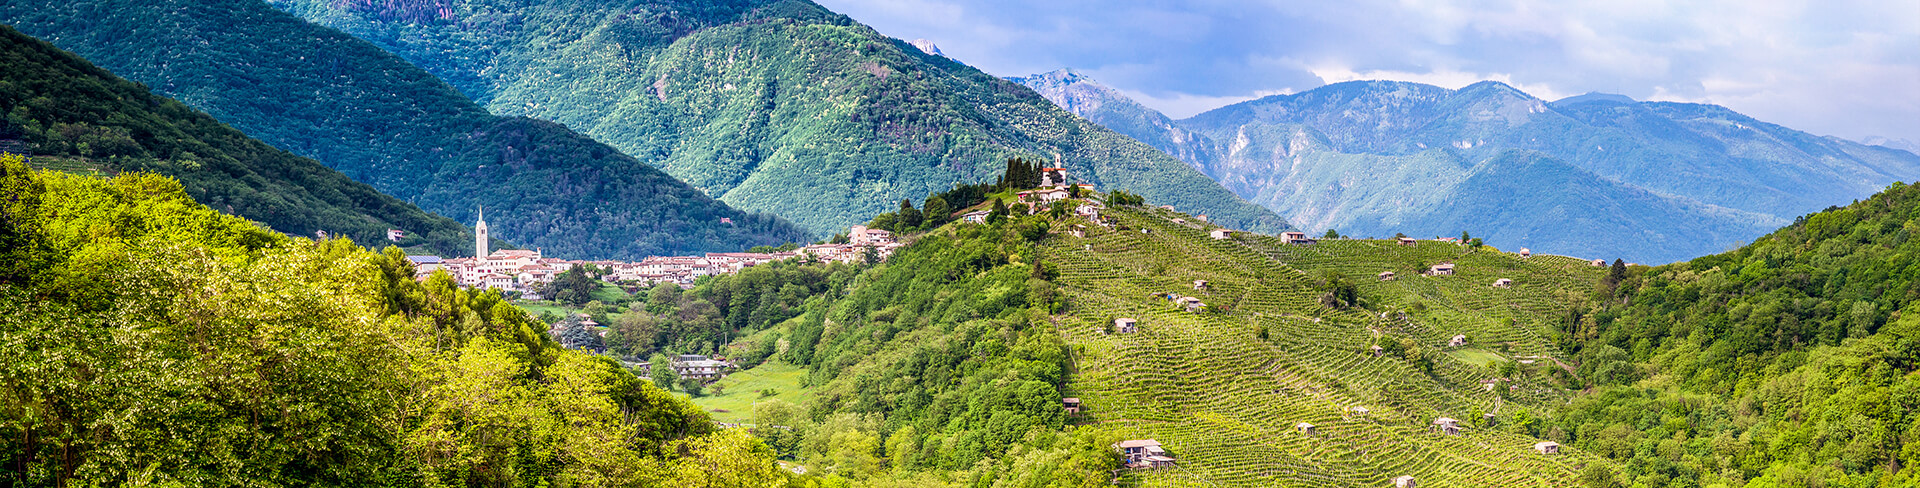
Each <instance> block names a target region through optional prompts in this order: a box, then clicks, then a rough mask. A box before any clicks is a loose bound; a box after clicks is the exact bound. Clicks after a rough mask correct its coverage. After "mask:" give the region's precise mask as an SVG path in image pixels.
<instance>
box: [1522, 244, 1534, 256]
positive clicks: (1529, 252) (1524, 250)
mask: <svg viewBox="0 0 1920 488" xmlns="http://www.w3.org/2000/svg"><path fill="white" fill-rule="evenodd" d="M1520 257H1523V258H1530V257H1533V250H1532V249H1527V248H1524V247H1523V248H1520Z"/></svg>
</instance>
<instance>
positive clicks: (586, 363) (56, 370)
mask: <svg viewBox="0 0 1920 488" xmlns="http://www.w3.org/2000/svg"><path fill="white" fill-rule="evenodd" d="M0 195H4V197H5V199H4V201H5V202H6V203H5V204H4V205H5V206H4V208H0V214H4V215H5V216H6V219H5V221H4V222H5V226H4V227H0V240H3V241H4V242H5V243H6V244H8V245H7V246H6V247H4V248H0V262H5V263H7V267H6V268H5V271H6V272H5V273H4V274H0V431H4V434H5V435H0V479H4V480H6V483H7V484H10V485H19V486H101V485H128V484H161V485H181V486H552V485H566V486H577V485H592V486H713V487H718V486H767V485H768V484H769V483H774V484H781V483H784V482H785V481H786V480H787V479H788V475H786V474H784V472H782V471H780V470H779V469H778V468H777V467H776V466H775V464H774V463H773V460H772V458H771V456H772V453H771V451H768V450H767V449H766V448H765V447H764V445H763V444H761V443H760V442H758V441H756V440H754V439H752V438H751V437H749V436H747V435H746V434H745V433H744V432H743V431H740V430H737V429H736V430H723V431H715V430H714V429H713V426H712V424H711V423H710V422H709V421H708V417H707V416H706V415H705V414H704V413H702V412H700V411H699V410H698V409H697V408H694V407H692V406H691V405H689V404H688V403H686V402H685V400H682V399H680V398H678V397H675V396H673V395H671V394H669V393H667V392H664V391H661V390H659V389H658V388H655V387H653V386H652V385H651V384H649V383H647V382H645V381H643V380H640V379H639V378H637V377H635V376H633V374H631V373H630V372H628V371H627V370H626V369H624V368H623V367H621V366H620V365H619V364H617V363H614V362H612V361H610V360H607V359H605V358H598V357H594V356H589V355H584V354H580V353H575V352H569V351H565V350H561V349H559V348H558V347H556V346H554V345H553V343H552V342H551V341H550V340H548V339H547V338H546V336H545V335H544V334H543V329H544V328H545V326H544V324H541V323H539V322H538V321H535V320H533V319H532V318H530V317H528V316H527V314H526V312H524V311H521V310H519V309H518V308H516V307H513V306H511V305H509V304H507V303H505V302H503V301H501V299H500V298H499V296H498V295H497V294H494V293H488V292H473V291H468V290H461V289H458V288H457V287H455V286H453V284H452V282H451V280H450V279H448V278H447V277H445V276H444V275H436V276H434V277H432V278H430V279H428V280H426V281H424V282H416V281H415V280H414V279H413V272H412V269H411V265H410V264H409V263H408V261H407V260H406V259H405V256H404V255H402V254H401V253H400V252H399V250H398V248H388V249H387V251H386V252H384V253H374V252H370V251H367V250H365V249H363V248H360V247H357V246H355V245H354V244H353V243H352V242H351V241H348V240H344V239H335V240H324V241H312V240H307V239H303V238H288V237H285V236H282V235H280V234H277V233H274V232H271V231H268V230H266V229H262V228H259V227H255V226H254V225H252V224H251V223H249V222H247V221H245V220H243V219H240V218H237V217H232V216H227V215H222V214H220V213H219V212H215V211H214V210H212V209H209V208H206V207H204V206H200V205H197V204H195V203H194V202H193V200H192V199H191V198H189V197H188V195H187V194H186V193H185V191H184V189H183V188H182V187H181V185H180V184H179V183H177V182H176V181H174V180H172V179H170V178H166V177H163V176H159V175H155V174H151V173H126V174H122V175H121V176H118V177H115V178H113V179H111V180H107V179H98V178H91V177H82V176H71V175H63V174H59V173H51V172H41V173H36V172H33V171H32V170H30V169H28V168H27V167H26V166H25V165H24V164H23V162H22V161H21V160H20V159H19V158H17V157H11V156H8V157H0Z"/></svg>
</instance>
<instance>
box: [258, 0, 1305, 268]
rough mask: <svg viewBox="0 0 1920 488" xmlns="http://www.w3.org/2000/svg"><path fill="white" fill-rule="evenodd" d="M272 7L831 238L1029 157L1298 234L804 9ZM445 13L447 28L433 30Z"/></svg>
mask: <svg viewBox="0 0 1920 488" xmlns="http://www.w3.org/2000/svg"><path fill="white" fill-rule="evenodd" d="M273 3H274V4H275V5H278V6H280V7H281V8H284V9H287V10H289V11H291V12H295V13H297V14H299V15H301V16H303V17H306V18H308V19H311V20H313V21H315V22H318V23H321V24H324V25H328V26H333V27H336V28H340V29H342V30H345V31H347V32H350V33H352V34H354V35H357V36H360V37H362V38H365V39H368V40H370V41H372V42H374V43H376V44H379V45H380V46H382V47H384V48H386V49H388V50H390V51H392V52H395V53H398V54H399V55H401V56H403V57H405V58H407V59H409V60H411V61H413V62H414V63H416V64H419V65H420V66H422V67H424V68H426V69H427V70H429V71H432V72H433V73H435V74H437V75H439V76H441V77H442V78H443V79H446V80H449V81H450V82H451V83H453V84H454V85H455V86H457V87H458V88H459V89H460V90H461V91H463V92H465V93H467V94H468V95H470V96H472V97H474V98H475V99H476V100H480V101H482V103H483V104H485V105H486V106H487V107H489V108H491V109H493V110H495V111H498V112H500V113H509V114H521V115H528V116H533V117H538V118H543V119H548V120H554V121H558V122H560V123H563V124H567V125H568V126H569V127H574V128H576V129H578V130H580V131H581V132H583V133H586V134H588V135H591V136H594V137H595V138H597V139H599V140H602V141H607V142H608V143H609V144H612V145H613V146H614V147H618V148H620V149H621V150H623V151H626V152H627V153H629V154H633V155H635V156H636V157H639V158H640V159H642V160H645V161H648V162H650V163H652V164H654V165H656V166H659V167H661V168H662V169H665V170H666V171H667V172H669V173H671V174H673V175H675V176H677V177H680V178H681V179H683V180H686V181H687V182H689V183H690V184H692V185H693V186H695V187H697V188H700V189H702V190H704V191H706V192H707V193H708V194H711V195H715V196H717V197H718V198H720V199H721V200H723V201H726V202H728V203H731V204H734V205H735V206H738V207H741V208H745V209H751V210H755V211H766V212H774V213H778V214H779V215H781V216H784V217H787V218H789V219H792V220H793V221H795V222H798V223H800V224H802V225H805V226H807V227H808V228H810V229H813V230H814V231H816V232H829V231H832V230H836V229H840V228H844V227H845V226H847V225H850V224H854V223H859V222H861V221H864V220H865V219H866V218H867V217H868V216H871V215H873V214H875V213H879V212H884V211H887V210H890V209H891V207H892V206H893V204H894V203H895V202H898V201H900V200H902V199H908V198H911V199H919V198H922V197H924V196H925V195H927V194H930V193H933V192H937V191H941V190H945V189H947V188H950V187H952V186H953V185H955V184H964V183H975V182H980V181H985V180H988V179H990V178H991V177H992V175H993V172H994V171H997V170H998V169H999V168H998V162H999V161H1001V160H1004V159H1006V158H1008V157H1013V156H1024V157H1027V158H1030V159H1035V160H1045V161H1053V160H1056V159H1057V160H1059V161H1062V164H1064V165H1065V166H1066V167H1068V168H1069V169H1071V170H1072V171H1073V176H1074V177H1075V178H1078V179H1080V180H1082V181H1085V182H1088V183H1093V184H1096V185H1099V186H1101V187H1125V188H1130V189H1134V190H1137V191H1138V192H1139V193H1141V194H1143V195H1145V196H1146V197H1148V198H1149V199H1152V200H1154V201H1155V202H1156V203H1159V204H1171V205H1176V206H1178V207H1180V208H1183V209H1192V210H1194V211H1196V212H1197V213H1203V214H1208V215H1210V216H1212V217H1213V218H1214V219H1216V221H1221V222H1227V223H1231V224H1232V225H1235V226H1239V227H1243V228H1249V229H1255V230H1264V231H1276V230H1280V229H1282V228H1285V222H1283V221H1282V220H1280V219H1278V218H1277V217H1275V216H1274V215H1273V214H1272V213H1271V212H1269V211H1267V210H1265V209H1262V208H1259V207H1256V206H1253V205H1250V204H1247V203H1246V202H1243V201H1240V200H1239V199H1238V198H1237V197H1235V196H1233V195H1232V194H1230V193H1229V192H1227V191H1225V190H1224V189H1222V188H1220V187H1219V186H1218V185H1216V184H1214V183H1212V182H1211V181H1209V180H1207V179H1205V177H1204V175H1201V174H1199V173H1197V172H1195V171H1193V170H1192V169H1191V168H1188V167H1187V166H1185V165H1184V164H1181V163H1180V162H1179V161H1177V160H1175V159H1173V158H1171V157H1168V156H1166V155H1165V154H1161V153H1159V152H1157V151H1154V150H1153V149H1152V148H1150V147H1147V146H1145V145H1142V144H1139V143H1137V142H1135V141H1131V140H1128V139H1127V138H1125V137H1123V136H1120V135H1118V134H1115V133H1113V132H1111V131H1108V130H1105V129H1102V128H1100V127H1098V126H1095V125H1092V124H1090V123H1087V122H1086V121H1085V120H1082V119H1079V118H1076V117H1073V116H1072V115H1071V114H1068V113H1066V112H1064V111H1061V110H1059V109H1057V108H1055V107H1053V106H1051V104H1048V103H1046V102H1045V100H1043V99H1040V98H1039V97H1036V96H1034V95H1033V94H1032V92H1031V91H1030V90H1026V89H1024V88H1022V87H1020V86H1018V85H1014V84H1011V83H1008V82H1006V81H1005V80H1000V79H997V78H994V77H992V76H988V75H986V74H985V73H981V72H980V71H978V70H976V69H973V68H971V67H968V66H965V65H962V64H959V63H956V62H954V61H952V60H951V59H947V58H943V57H937V56H928V55H925V54H924V53H922V52H921V51H919V50H918V49H916V48H913V47H911V46H909V45H908V44H906V43H904V42H900V41H898V40H894V39H890V38H887V37H885V36H882V35H880V34H879V33H877V32H875V31H874V30H873V29H871V28H869V27H867V26H864V25H860V24H858V23H855V22H853V21H852V20H850V19H847V18H846V17H844V16H841V15H838V14H834V13H832V12H830V11H827V10H825V9H823V8H821V7H819V6H818V5H814V4H812V3H810V2H806V1H803V0H779V1H739V2H650V1H615V2H588V1H579V0H543V1H537V2H506V1H494V0H475V1H457V2H456V1H450V2H398V3H395V2H385V3H364V2H360V3H357V2H322V1H305V0H285V1H276V2H273ZM395 5H407V6H410V7H405V8H400V7H395ZM428 11H431V12H438V13H439V14H438V15H434V16H431V17H432V18H431V19H429V20H420V17H421V15H420V13H422V12H428Z"/></svg>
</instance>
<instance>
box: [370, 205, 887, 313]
mask: <svg viewBox="0 0 1920 488" xmlns="http://www.w3.org/2000/svg"><path fill="white" fill-rule="evenodd" d="M474 234H475V239H474V241H475V242H474V256H476V257H471V258H453V259H443V258H441V257H439V256H408V257H407V259H408V260H411V261H413V265H414V273H415V278H417V279H425V278H426V277H427V276H428V275H431V274H433V272H435V271H441V270H444V271H446V272H447V273H448V274H451V275H452V276H453V279H454V281H455V282H457V283H459V284H460V286H463V287H468V288H486V289H496V290H502V291H514V292H521V293H523V294H526V295H525V296H526V297H527V298H530V299H540V298H541V297H539V296H538V295H537V294H535V286H534V285H537V284H543V283H552V282H553V279H554V277H556V276H559V275H560V274H561V273H565V272H567V270H569V269H572V268H573V267H575V266H581V265H586V264H592V265H595V266H597V267H600V268H603V269H606V270H608V273H607V274H606V275H604V276H602V277H601V279H604V280H607V281H614V282H622V283H635V284H645V285H651V284H655V283H673V284H676V285H680V286H682V287H691V286H693V282H694V280H698V279H700V277H702V276H709V275H720V274H729V273H735V272H739V271H740V270H742V269H746V268H747V267H749V266H755V265H760V264H765V263H770V262H774V261H781V260H787V259H794V258H804V259H812V260H817V261H823V262H832V261H840V262H862V261H864V260H866V259H868V258H869V257H872V258H875V259H882V260H884V259H886V258H887V257H889V256H892V255H893V252H894V250H895V249H898V248H899V247H900V246H901V244H900V243H899V242H896V240H895V239H894V236H893V233H892V232H888V231H885V230H881V229H869V228H867V227H865V226H858V225H856V226H853V228H852V229H851V230H850V231H849V232H848V233H847V243H846V244H814V245H811V246H806V247H802V248H799V249H795V250H792V251H785V252H774V253H754V252H717V253H706V254H705V255H701V256H649V257H647V258H646V259H642V260H640V261H639V262H627V261H610V260H602V261H583V260H568V259H555V258H549V257H545V256H542V255H541V253H540V250H539V249H534V250H531V251H528V250H517V249H516V250H499V251H493V252H488V251H487V245H488V236H487V220H486V216H485V214H484V213H483V214H482V215H481V217H480V221H479V222H478V223H476V224H475V225H474Z"/></svg>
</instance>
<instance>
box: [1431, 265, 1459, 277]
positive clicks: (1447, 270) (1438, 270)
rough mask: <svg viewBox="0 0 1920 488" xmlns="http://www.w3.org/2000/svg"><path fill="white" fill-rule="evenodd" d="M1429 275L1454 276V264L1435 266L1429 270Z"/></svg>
mask: <svg viewBox="0 0 1920 488" xmlns="http://www.w3.org/2000/svg"><path fill="white" fill-rule="evenodd" d="M1428 274H1431V275H1434V276H1453V263H1445V264H1436V265H1433V268H1432V269H1430V270H1428Z"/></svg>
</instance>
